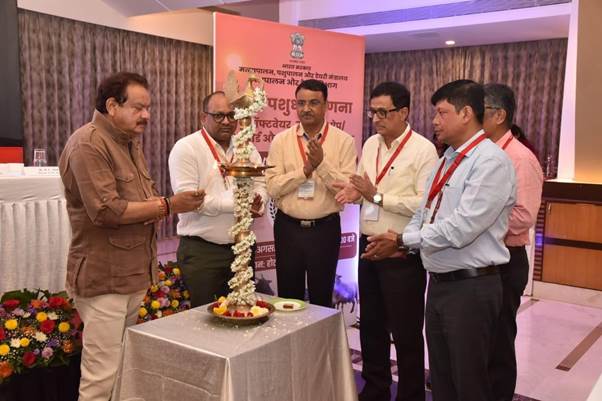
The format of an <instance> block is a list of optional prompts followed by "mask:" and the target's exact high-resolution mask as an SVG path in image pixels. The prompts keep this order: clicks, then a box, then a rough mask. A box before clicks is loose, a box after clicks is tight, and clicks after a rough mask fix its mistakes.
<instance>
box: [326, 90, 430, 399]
mask: <svg viewBox="0 0 602 401" xmlns="http://www.w3.org/2000/svg"><path fill="white" fill-rule="evenodd" d="M409 107H410V92H409V91H408V90H407V89H406V87H405V86H403V85H401V84H399V83H397V82H383V83H381V84H379V85H377V86H376V87H375V88H374V89H373V90H372V93H371V94H370V108H369V110H368V117H369V118H370V119H371V120H372V123H373V125H374V128H375V130H376V134H375V135H372V136H371V137H370V138H368V140H367V141H366V143H365V144H364V148H363V150H362V157H361V160H360V163H359V166H358V173H357V175H354V176H352V177H351V183H350V184H349V185H347V186H346V187H345V188H344V189H343V190H342V191H341V192H339V193H338V194H337V200H339V201H341V202H350V201H356V200H359V199H360V198H361V199H362V209H361V219H360V231H361V234H362V235H361V237H360V253H361V254H363V253H364V252H365V249H366V246H367V244H368V241H367V238H368V236H372V235H377V234H381V233H385V232H387V231H388V230H394V231H397V232H402V231H403V229H404V228H405V226H406V225H407V224H408V223H409V222H410V219H411V218H412V216H413V215H414V212H415V211H416V209H418V206H419V204H420V200H421V199H422V195H423V193H424V186H425V182H426V179H427V177H428V175H429V174H430V172H431V171H432V169H433V167H434V166H435V163H436V161H437V151H436V149H435V146H434V145H433V143H431V142H430V141H429V140H428V139H426V138H424V137H423V136H422V135H420V134H418V133H417V132H415V131H413V130H412V128H411V127H410V124H409V123H408V122H407V118H408V114H409ZM358 279H359V290H360V310H361V313H360V340H361V347H362V377H363V378H364V380H365V381H366V385H365V386H364V388H363V390H362V392H361V393H360V396H359V399H360V401H367V400H371V401H381V400H390V399H391V395H390V389H389V388H390V386H391V364H390V334H392V335H393V341H394V342H395V350H396V353H397V367H398V375H399V378H400V380H399V382H398V384H397V396H396V398H395V399H396V400H398V401H401V400H403V401H423V400H424V397H425V394H424V339H423V337H422V326H423V322H424V290H425V286H426V272H425V271H424V269H423V267H422V263H421V261H420V256H419V255H418V254H415V253H414V254H410V255H407V256H404V257H392V258H385V259H382V260H372V259H366V258H362V259H360V262H359V270H358Z"/></svg>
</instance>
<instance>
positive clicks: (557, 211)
mask: <svg viewBox="0 0 602 401" xmlns="http://www.w3.org/2000/svg"><path fill="white" fill-rule="evenodd" d="M544 227H545V228H544V245H543V255H544V257H543V268H542V281H545V282H550V283H556V284H564V285H571V286H575V287H583V288H591V289H595V290H602V205H596V204H589V203H568V202H546V206H545V226H544Z"/></svg>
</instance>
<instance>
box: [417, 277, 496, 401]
mask: <svg viewBox="0 0 602 401" xmlns="http://www.w3.org/2000/svg"><path fill="white" fill-rule="evenodd" d="M501 307H502V280H501V279H500V275H499V274H493V275H488V276H480V277H476V278H469V279H464V280H457V281H436V280H434V279H433V278H432V277H431V279H430V281H429V289H428V295H427V300H426V313H425V317H426V340H427V344H428V350H429V368H430V372H431V387H432V391H433V401H492V400H493V394H492V389H491V381H490V378H489V371H488V365H489V359H490V358H489V356H490V354H491V348H492V342H493V336H494V332H495V329H496V324H497V320H498V317H499V313H500V310H501Z"/></svg>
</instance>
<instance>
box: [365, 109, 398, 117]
mask: <svg viewBox="0 0 602 401" xmlns="http://www.w3.org/2000/svg"><path fill="white" fill-rule="evenodd" d="M401 109H402V107H395V108H394V109H391V110H386V109H376V110H373V109H369V110H368V111H367V112H366V115H367V116H368V118H369V119H373V118H374V116H378V118H380V119H385V118H387V115H388V114H389V113H393V112H394V111H399V110H401Z"/></svg>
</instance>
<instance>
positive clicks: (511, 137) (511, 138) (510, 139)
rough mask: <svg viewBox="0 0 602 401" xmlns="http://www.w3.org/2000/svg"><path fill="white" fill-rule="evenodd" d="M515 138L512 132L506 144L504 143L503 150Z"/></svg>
mask: <svg viewBox="0 0 602 401" xmlns="http://www.w3.org/2000/svg"><path fill="white" fill-rule="evenodd" d="M513 139H514V137H513V136H512V134H510V138H508V139H507V140H506V142H504V144H503V145H502V150H506V148H507V147H508V144H509V143H510V142H512V140H513Z"/></svg>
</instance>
